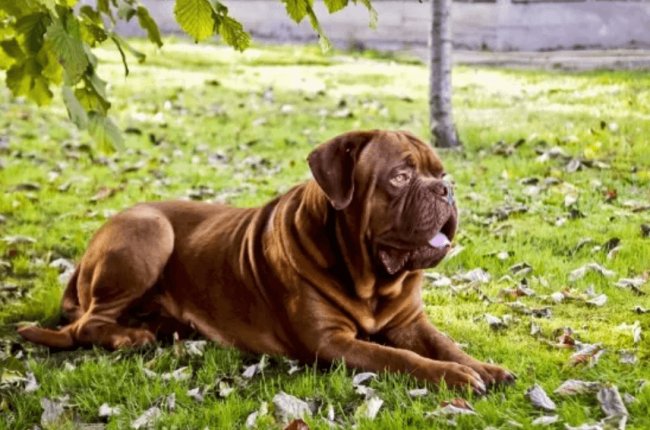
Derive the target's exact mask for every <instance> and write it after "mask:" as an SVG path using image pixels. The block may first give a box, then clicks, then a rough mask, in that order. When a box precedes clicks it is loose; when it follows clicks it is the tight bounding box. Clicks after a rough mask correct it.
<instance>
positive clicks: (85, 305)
mask: <svg viewBox="0 0 650 430" xmlns="http://www.w3.org/2000/svg"><path fill="white" fill-rule="evenodd" d="M173 247H174V231H173V228H172V226H171V224H170V223H169V221H168V220H167V219H166V218H165V216H164V215H163V214H162V213H161V212H159V211H158V210H156V209H154V208H151V207H149V206H146V205H140V206H136V207H134V208H132V209H130V210H127V211H125V212H122V213H120V214H118V215H116V216H115V217H113V218H112V219H111V220H110V221H109V222H108V223H106V225H104V227H102V228H101V229H100V230H99V231H98V232H97V234H96V235H95V237H94V238H93V240H92V241H91V243H90V246H89V247H88V250H87V251H86V253H85V255H84V257H83V259H82V261H81V265H80V268H79V274H78V279H77V282H78V284H77V294H78V299H79V300H78V302H79V306H80V309H82V310H83V314H82V315H80V317H79V319H78V320H76V321H74V322H73V323H71V324H70V325H68V326H66V327H64V328H62V329H61V330H60V331H59V332H54V331H52V330H47V329H41V328H38V327H25V328H23V329H21V330H19V333H20V334H21V335H22V336H23V337H25V338H26V339H28V340H32V341H35V342H37V343H41V344H45V345H48V346H52V347H72V346H73V345H91V344H96V345H101V346H104V347H105V348H109V349H116V348H122V347H127V346H140V345H144V344H147V343H151V342H153V341H155V335H154V334H153V333H152V332H151V331H149V330H147V329H146V328H138V327H127V326H124V325H121V324H120V323H118V320H119V319H124V317H125V316H127V315H126V313H127V311H128V309H129V308H130V307H131V306H132V305H133V304H134V303H135V302H136V301H137V300H138V299H140V298H141V297H142V296H143V295H144V294H145V293H146V292H147V291H148V290H149V289H150V288H152V287H153V286H154V285H155V284H156V281H157V280H158V279H159V278H160V275H161V273H162V271H163V269H164V267H165V265H166V264H167V260H168V259H169V256H170V255H171V253H172V251H173Z"/></svg>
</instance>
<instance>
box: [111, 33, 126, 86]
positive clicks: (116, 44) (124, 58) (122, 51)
mask: <svg viewBox="0 0 650 430" xmlns="http://www.w3.org/2000/svg"><path fill="white" fill-rule="evenodd" d="M111 40H112V41H113V43H115V46H117V50H118V51H119V53H120V57H122V64H123V65H124V76H129V63H128V62H127V61H126V54H124V49H122V44H121V43H120V40H119V39H118V38H117V37H116V36H115V35H113V36H111Z"/></svg>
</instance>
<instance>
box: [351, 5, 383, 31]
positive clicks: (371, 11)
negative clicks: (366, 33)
mask: <svg viewBox="0 0 650 430" xmlns="http://www.w3.org/2000/svg"><path fill="white" fill-rule="evenodd" d="M358 1H359V3H361V4H362V5H364V6H365V7H366V9H368V13H369V14H370V28H377V20H378V17H377V11H376V10H375V8H374V7H372V4H371V3H370V0H358ZM355 3H356V0H355Z"/></svg>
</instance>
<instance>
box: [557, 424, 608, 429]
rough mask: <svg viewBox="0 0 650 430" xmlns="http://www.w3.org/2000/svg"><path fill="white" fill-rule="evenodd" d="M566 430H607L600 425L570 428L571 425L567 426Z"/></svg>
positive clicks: (582, 425)
mask: <svg viewBox="0 0 650 430" xmlns="http://www.w3.org/2000/svg"><path fill="white" fill-rule="evenodd" d="M564 428H565V430H605V428H604V427H603V426H602V425H601V424H600V423H597V424H580V425H579V426H576V427H574V426H570V425H568V424H567V425H565V426H564Z"/></svg>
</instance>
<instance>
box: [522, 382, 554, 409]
mask: <svg viewBox="0 0 650 430" xmlns="http://www.w3.org/2000/svg"><path fill="white" fill-rule="evenodd" d="M526 397H527V398H528V400H530V402H531V403H532V405H533V406H535V407H536V408H538V409H543V410H545V411H548V412H554V411H555V410H557V405H556V404H555V402H554V401H553V400H551V398H550V397H549V396H548V395H547V394H546V391H544V389H543V388H542V387H541V386H540V385H539V384H535V385H533V386H532V387H531V388H529V389H528V390H527V391H526Z"/></svg>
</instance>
